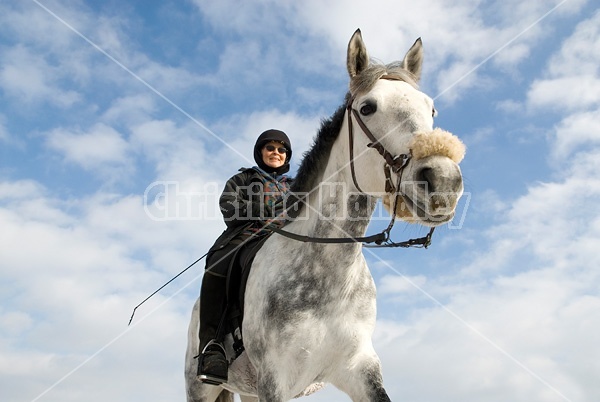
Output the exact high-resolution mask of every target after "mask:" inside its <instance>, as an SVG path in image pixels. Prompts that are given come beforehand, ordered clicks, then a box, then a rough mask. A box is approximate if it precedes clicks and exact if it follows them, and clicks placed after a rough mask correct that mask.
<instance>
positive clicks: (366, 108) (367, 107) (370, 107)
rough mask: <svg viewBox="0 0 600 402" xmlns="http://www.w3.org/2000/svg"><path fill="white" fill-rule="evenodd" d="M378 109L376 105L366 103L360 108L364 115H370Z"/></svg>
mask: <svg viewBox="0 0 600 402" xmlns="http://www.w3.org/2000/svg"><path fill="white" fill-rule="evenodd" d="M376 110H377V108H376V107H375V105H372V104H366V105H364V106H362V107H361V108H360V114H362V115H363V116H368V115H370V114H373V113H375V111H376Z"/></svg>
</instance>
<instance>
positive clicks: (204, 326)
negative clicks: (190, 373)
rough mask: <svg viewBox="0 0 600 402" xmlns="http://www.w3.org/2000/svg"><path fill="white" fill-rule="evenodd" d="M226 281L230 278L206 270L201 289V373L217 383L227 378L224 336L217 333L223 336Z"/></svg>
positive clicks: (206, 378)
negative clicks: (220, 330)
mask: <svg viewBox="0 0 600 402" xmlns="http://www.w3.org/2000/svg"><path fill="white" fill-rule="evenodd" d="M226 282H227V279H226V278H224V277H221V276H217V275H213V274H212V273H211V272H210V271H206V272H205V273H204V278H203V279H202V289H201V291H200V334H199V336H200V348H199V350H200V356H199V358H198V375H199V377H200V379H201V380H202V381H203V382H206V383H209V384H216V385H218V384H221V383H223V382H226V381H227V369H228V363H227V357H226V355H225V349H224V348H223V345H222V344H221V342H222V339H217V335H219V336H222V334H217V332H218V329H219V325H221V321H222V318H223V315H224V313H225V307H226V302H227V300H226V299H227V295H226V288H225V286H226Z"/></svg>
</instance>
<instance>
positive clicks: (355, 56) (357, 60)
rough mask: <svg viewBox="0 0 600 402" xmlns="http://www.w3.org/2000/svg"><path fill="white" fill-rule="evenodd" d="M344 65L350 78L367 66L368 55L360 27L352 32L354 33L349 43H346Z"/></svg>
mask: <svg viewBox="0 0 600 402" xmlns="http://www.w3.org/2000/svg"><path fill="white" fill-rule="evenodd" d="M346 65H347V67H348V74H350V78H354V77H356V76H357V75H358V74H360V73H361V72H362V71H363V70H364V69H365V68H367V67H368V66H369V55H368V54H367V47H366V46H365V43H364V42H363V39H362V35H361V33H360V29H357V30H356V31H355V32H354V35H352V38H350V43H348V56H347V59H346Z"/></svg>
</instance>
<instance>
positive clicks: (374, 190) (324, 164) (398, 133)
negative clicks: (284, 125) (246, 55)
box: [186, 31, 464, 402]
mask: <svg viewBox="0 0 600 402" xmlns="http://www.w3.org/2000/svg"><path fill="white" fill-rule="evenodd" d="M421 61H422V47H421V41H420V40H418V41H417V42H415V44H414V45H413V47H412V48H411V49H410V50H409V51H408V53H407V54H406V56H405V58H404V60H403V61H402V62H400V63H393V64H392V65H388V66H382V65H372V64H371V65H370V64H369V59H368V54H367V51H366V47H365V46H364V43H363V41H362V36H361V34H360V31H357V32H355V34H354V35H353V36H352V39H351V40H350V43H349V45H348V59H347V67H348V74H349V76H350V92H349V94H348V95H347V96H346V102H345V103H346V104H344V105H342V106H341V107H340V108H339V109H338V110H337V111H336V112H335V114H334V115H333V116H332V117H331V118H330V119H328V120H325V121H324V122H323V123H322V125H321V129H320V131H319V134H318V135H317V137H316V138H315V140H314V143H313V146H312V148H311V150H310V151H308V152H307V153H306V154H305V155H304V159H303V161H302V164H301V165H300V169H299V171H298V174H297V176H296V183H295V184H294V186H293V188H292V190H293V191H295V192H300V193H306V194H305V195H304V196H303V197H302V200H303V201H304V207H303V208H304V210H305V214H303V219H299V218H298V219H295V220H293V221H291V222H290V223H289V224H288V225H287V226H286V229H287V230H289V231H291V232H294V233H298V234H302V235H310V236H314V237H358V236H363V235H364V234H365V232H366V229H367V226H368V225H369V221H370V218H371V214H372V213H373V211H374V209H375V206H376V202H377V199H379V198H381V197H382V196H383V201H384V205H386V207H388V208H393V207H391V205H393V203H392V202H391V199H392V198H395V195H390V194H385V193H384V188H386V185H385V184H386V175H385V169H384V167H385V161H384V160H383V158H382V157H381V156H380V155H379V153H378V152H377V151H376V150H374V149H373V148H370V147H369V146H368V144H369V139H368V138H367V137H366V136H365V135H364V133H363V132H362V131H361V128H360V127H359V126H358V124H357V123H356V121H355V118H353V119H352V120H348V119H347V117H348V115H347V110H346V106H347V103H348V102H351V105H350V106H351V107H352V109H354V110H356V111H357V112H358V113H360V114H361V116H362V117H361V118H362V119H363V122H364V124H365V125H366V126H367V127H368V128H369V130H370V131H371V132H372V133H373V135H374V136H375V137H376V138H377V141H378V142H379V143H381V144H382V145H383V146H385V148H386V149H388V150H389V152H391V153H392V154H394V155H399V154H407V153H409V152H410V151H411V147H412V148H413V149H412V154H413V158H412V159H411V160H410V162H409V163H408V165H407V166H406V167H405V168H404V170H403V171H402V172H401V173H400V175H397V174H394V176H395V177H394V180H397V181H400V185H398V196H400V197H402V200H403V202H402V203H401V204H402V208H403V210H402V211H400V210H399V209H398V208H400V205H398V208H397V210H396V211H395V213H396V214H397V215H398V216H400V217H401V218H403V219H405V220H407V221H413V222H418V223H420V224H423V225H426V226H437V225H439V224H441V223H444V222H447V221H448V220H449V219H452V216H453V214H454V208H455V207H456V202H457V200H458V198H459V197H460V195H461V194H462V178H461V174H460V169H459V167H458V165H457V162H458V161H459V160H460V159H462V156H463V154H464V147H463V148H461V145H462V144H461V143H460V141H459V140H458V139H456V137H454V136H452V135H450V134H449V133H446V132H443V131H441V130H439V131H435V130H433V114H434V112H435V109H434V108H433V101H432V100H431V98H429V97H428V96H427V95H425V94H424V93H422V92H420V91H419V90H418V89H417V85H416V84H417V81H418V79H419V77H420V74H421ZM390 66H392V67H390ZM384 74H394V75H395V76H396V77H401V80H400V81H398V80H394V81H390V80H381V79H380V78H381V76H382V75H384ZM349 124H352V127H353V129H354V131H355V135H354V139H353V140H352V141H353V146H354V149H355V154H354V158H353V164H354V166H355V169H356V180H357V183H360V187H361V190H362V191H359V189H358V188H357V186H356V185H355V184H354V181H353V180H352V179H351V173H350V167H349V166H350V164H349V160H350V155H349V145H350V137H349V135H348V132H349ZM419 133H422V134H419ZM415 155H416V156H415ZM375 295H376V294H375V283H374V281H373V278H372V276H371V274H370V272H369V269H368V267H367V264H366V261H365V258H364V256H363V254H362V245H361V244H360V243H347V244H319V243H307V244H303V243H300V242H297V241H295V240H291V239H289V238H286V237H283V236H281V235H278V234H273V235H272V236H271V237H270V238H269V239H268V240H267V241H266V242H265V243H264V246H263V248H262V249H261V250H260V251H259V252H258V254H257V255H256V258H255V260H254V263H253V264H252V270H251V272H250V276H249V278H248V283H247V286H246V295H245V312H244V320H243V325H242V332H243V336H244V345H245V347H246V351H245V352H244V353H243V354H242V355H241V356H240V357H238V358H237V359H236V360H235V361H233V363H232V364H231V366H230V370H229V381H228V383H226V384H223V385H221V386H220V387H215V386H212V385H205V384H202V383H200V382H199V380H198V379H197V378H196V365H197V360H196V359H194V356H196V355H197V354H198V339H197V338H198V318H197V317H198V311H199V308H200V306H199V303H198V302H196V305H195V307H194V311H193V312H192V321H191V322H190V327H189V332H188V337H189V341H188V349H187V352H186V383H187V392H188V401H189V402H213V401H214V400H215V398H216V397H217V396H218V395H221V396H220V397H221V398H229V397H230V395H229V394H228V393H227V391H229V392H236V393H239V394H240V395H241V398H242V401H243V402H249V401H255V400H257V399H256V398H257V397H258V399H259V400H261V401H273V402H279V401H286V400H289V399H291V398H293V397H295V396H301V395H306V394H308V393H311V392H314V391H315V390H316V389H318V388H320V387H321V386H322V383H332V384H333V385H335V386H336V387H337V388H339V389H340V390H342V391H343V392H345V393H346V394H347V395H348V396H349V397H350V398H351V399H352V400H354V401H378V402H385V401H389V398H388V396H387V393H386V391H385V389H384V387H383V376H382V372H381V363H380V361H379V358H378V356H377V354H376V352H375V350H374V348H373V345H372V342H371V336H372V333H373V330H374V327H375V317H376V304H375ZM202 307H204V306H202ZM231 343H232V339H231V337H228V338H227V339H226V345H225V348H226V350H228V352H229V353H232V347H231ZM224 390H227V391H224Z"/></svg>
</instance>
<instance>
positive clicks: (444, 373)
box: [0, 0, 600, 402]
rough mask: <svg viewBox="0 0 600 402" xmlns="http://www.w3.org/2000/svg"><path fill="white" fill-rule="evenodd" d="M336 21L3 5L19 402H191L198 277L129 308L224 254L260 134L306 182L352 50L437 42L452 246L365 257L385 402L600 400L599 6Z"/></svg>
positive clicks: (8, 319) (395, 8) (446, 238)
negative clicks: (283, 149) (451, 154)
mask: <svg viewBox="0 0 600 402" xmlns="http://www.w3.org/2000/svg"><path fill="white" fill-rule="evenodd" d="M322 3H323V2H320V1H317V0H306V1H301V2H300V1H280V0H277V1H275V0H271V1H269V0H265V1H245V2H237V1H230V0H221V1H219V2H215V1H203V0H187V1H178V2H175V1H169V2H163V1H142V0H137V1H133V0H130V1H121V0H107V1H102V2H97V1H91V0H88V1H84V0H81V1H80V0H72V1H58V0H23V1H19V2H16V1H0V225H1V231H0V299H1V304H0V400H2V401H3V402H22V401H40V402H75V401H77V402H79V401H83V400H85V401H90V402H95V401H98V402H100V401H107V400H110V401H115V402H131V401H183V400H184V398H185V396H184V395H185V393H184V392H185V391H184V383H183V356H184V352H185V344H186V331H187V324H188V321H189V314H190V311H191V307H192V305H193V302H194V300H195V298H196V296H197V294H198V291H199V286H200V278H201V276H202V271H203V266H202V264H199V265H197V266H195V267H194V268H193V269H191V270H190V271H188V272H186V273H185V274H184V275H182V276H181V277H180V278H179V279H178V280H177V281H176V282H174V283H172V284H171V285H169V286H168V287H167V288H165V289H164V290H163V291H162V292H161V293H159V294H158V295H156V296H155V297H153V298H152V299H150V301H148V302H147V303H146V304H144V305H143V306H142V307H140V308H139V309H138V312H137V315H136V319H135V320H134V322H133V324H132V325H131V326H130V327H128V326H127V322H128V320H129V316H130V315H131V312H132V309H133V307H134V306H136V305H137V304H138V303H139V302H140V301H142V300H143V299H144V298H145V297H146V296H147V295H149V294H150V293H151V292H153V291H154V290H155V289H156V288H158V287H159V286H160V285H162V284H163V283H165V282H166V281H168V280H169V279H170V278H171V277H173V276H174V275H176V274H177V273H178V272H180V271H181V270H182V269H183V268H184V267H186V266H187V265H188V264H189V263H191V262H193V261H194V260H195V259H196V258H198V257H199V256H201V255H202V254H204V252H205V251H206V249H207V248H208V247H209V246H210V245H211V244H212V242H213V240H214V239H215V237H216V236H217V235H218V234H219V233H220V232H221V231H222V230H223V228H224V224H223V223H222V221H221V220H220V218H219V216H218V211H216V210H215V199H216V197H218V195H219V191H220V189H221V188H222V186H223V184H224V181H225V180H226V179H227V178H228V177H229V176H231V175H232V174H234V173H235V172H236V170H237V169H238V168H239V167H241V166H250V165H252V164H253V163H252V160H251V152H250V151H251V147H252V144H253V142H254V139H255V138H256V136H257V135H258V134H259V133H260V132H262V131H263V130H265V129H268V128H279V129H282V130H284V131H286V132H287V133H288V134H289V135H290V137H291V138H292V141H293V145H294V154H295V156H296V158H295V161H294V165H293V170H295V169H296V168H297V166H298V163H299V161H300V157H301V154H302V152H303V151H305V150H306V149H307V147H308V145H309V143H310V141H311V138H312V137H313V135H314V134H315V133H316V129H317V127H318V125H319V121H320V119H322V118H325V117H328V116H329V115H331V114H332V113H333V111H334V110H335V109H336V108H337V107H338V106H339V105H340V104H341V102H342V100H343V97H344V94H345V92H346V89H347V83H348V79H347V74H346V70H345V58H346V46H347V43H348V40H349V39H350V36H351V35H352V33H353V32H354V31H355V30H356V28H360V29H361V30H362V33H363V38H364V40H365V42H366V44H367V47H368V49H369V51H370V54H371V56H373V57H375V58H377V59H379V60H381V61H384V62H390V61H394V60H398V59H401V58H402V57H403V55H404V53H405V52H406V51H407V50H408V48H409V47H410V45H411V44H412V43H413V42H414V41H415V39H416V38H418V37H421V38H422V40H423V43H424V47H425V56H426V59H425V64H424V73H423V80H422V83H421V84H422V85H421V87H422V89H423V90H424V91H425V92H426V93H428V94H429V95H430V96H431V97H432V98H434V99H435V102H436V108H437V110H438V112H439V116H438V117H437V120H436V126H439V127H441V128H443V129H446V130H448V131H451V132H453V133H455V134H456V135H458V136H460V137H461V138H462V139H463V141H464V142H465V143H466V145H467V148H468V153H467V156H466V159H465V160H464V162H463V163H462V169H463V174H464V176H465V184H466V194H465V198H464V200H463V202H462V203H461V204H460V206H459V213H458V216H457V218H456V219H455V220H454V222H452V223H451V224H450V225H446V226H444V227H441V228H440V229H439V230H438V231H436V233H435V235H434V241H433V245H432V246H431V247H430V248H429V249H428V250H402V249H396V250H383V251H382V250H377V251H372V250H366V251H365V254H366V256H367V260H368V261H369V264H370V267H371V270H372V272H373V276H374V278H375V281H376V283H377V287H378V308H379V309H378V322H377V328H376V332H375V335H374V343H375V347H376V349H377V351H378V352H379V354H380V356H381V359H382V363H383V370H384V379H385V383H386V388H387V390H388V393H389V395H390V397H391V399H392V400H396V401H400V400H402V401H414V402H426V401H427V402H429V401H461V402H481V401H484V402H487V401H494V402H495V401H498V402H506V401H512V402H521V401H522V402H531V401H544V402H546V401H549V402H554V401H573V402H576V401H577V402H587V401H598V400H600V383H599V382H598V376H599V375H600V345H599V344H598V342H597V334H598V332H600V269H599V268H600V254H599V253H598V249H599V248H600V205H599V203H598V199H600V177H599V175H598V173H597V172H598V171H600V68H599V66H600V9H599V7H598V4H597V2H594V1H591V0H532V1H526V2H524V1H521V0H505V1H502V2H497V1H487V0H423V1H405V0H400V1H398V0H396V1H378V0H371V1H368V2H366V1H355V0H351V1H341V0H340V1H330V2H327V5H323V4H322ZM165 193H168V194H171V195H175V196H177V195H179V198H177V197H175V198H171V199H170V200H165V199H164V198H156V197H157V196H158V195H160V194H165ZM177 208H179V209H177ZM393 233H394V237H395V238H396V240H405V239H407V238H409V237H415V236H419V235H422V234H424V233H425V229H421V228H418V227H415V226H410V225H407V224H401V225H398V226H397V227H396V228H395V229H394V232H393ZM305 400H307V401H331V400H336V401H337V400H339V401H344V400H348V398H347V397H346V396H345V395H343V394H341V393H340V392H339V391H337V390H335V388H333V387H332V386H329V387H327V388H326V389H325V390H324V391H322V392H321V393H318V394H316V395H314V396H311V397H308V398H305Z"/></svg>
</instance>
